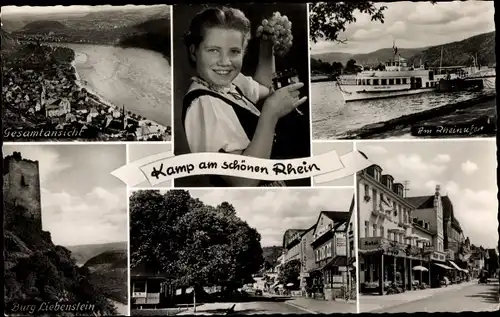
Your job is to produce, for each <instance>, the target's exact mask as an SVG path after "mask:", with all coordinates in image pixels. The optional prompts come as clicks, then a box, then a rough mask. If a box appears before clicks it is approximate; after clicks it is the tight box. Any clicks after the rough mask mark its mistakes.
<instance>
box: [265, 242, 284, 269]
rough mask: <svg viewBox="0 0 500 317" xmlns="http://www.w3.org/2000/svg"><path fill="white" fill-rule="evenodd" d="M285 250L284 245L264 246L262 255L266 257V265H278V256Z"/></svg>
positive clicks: (269, 266)
mask: <svg viewBox="0 0 500 317" xmlns="http://www.w3.org/2000/svg"><path fill="white" fill-rule="evenodd" d="M282 252H283V247H280V246H272V247H262V256H263V257H264V262H265V265H266V266H268V267H267V268H271V267H274V266H276V264H277V263H276V261H277V260H278V257H279V256H280V255H281V253H282Z"/></svg>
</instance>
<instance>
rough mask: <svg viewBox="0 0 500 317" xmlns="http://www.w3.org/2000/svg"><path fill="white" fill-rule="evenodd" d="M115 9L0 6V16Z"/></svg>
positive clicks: (130, 6) (104, 6)
mask: <svg viewBox="0 0 500 317" xmlns="http://www.w3.org/2000/svg"><path fill="white" fill-rule="evenodd" d="M121 7H122V9H125V8H130V9H133V8H146V7H154V6H145V5H131V4H128V5H125V6H121ZM113 9H116V6H112V5H109V4H108V5H101V6H88V5H72V6H61V5H57V6H43V7H35V6H2V14H7V15H8V14H19V13H22V14H46V13H66V12H93V11H106V10H113Z"/></svg>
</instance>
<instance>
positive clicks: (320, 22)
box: [309, 1, 387, 43]
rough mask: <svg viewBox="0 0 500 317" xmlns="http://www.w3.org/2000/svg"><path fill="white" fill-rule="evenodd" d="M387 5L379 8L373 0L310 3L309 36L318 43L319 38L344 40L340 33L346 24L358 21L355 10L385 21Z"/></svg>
mask: <svg viewBox="0 0 500 317" xmlns="http://www.w3.org/2000/svg"><path fill="white" fill-rule="evenodd" d="M385 9H387V7H386V6H380V7H378V8H377V6H375V4H374V3H373V2H372V1H352V2H318V3H313V4H311V5H310V14H309V36H310V38H311V40H312V41H313V42H314V43H316V42H317V41H318V40H320V39H322V40H326V41H337V42H344V41H345V40H343V39H339V38H338V36H339V33H340V32H344V31H345V29H346V26H347V25H348V24H350V23H354V22H356V17H355V16H354V13H355V11H360V12H361V13H365V14H368V15H370V16H371V20H372V21H374V22H375V21H380V22H381V23H384V13H383V11H384V10H385Z"/></svg>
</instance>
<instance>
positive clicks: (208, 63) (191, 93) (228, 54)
mask: <svg viewBox="0 0 500 317" xmlns="http://www.w3.org/2000/svg"><path fill="white" fill-rule="evenodd" d="M250 37H251V25H250V21H249V20H248V18H247V17H246V16H245V14H244V13H243V12H242V11H240V10H238V9H234V8H228V7H221V8H218V7H217V8H208V9H205V10H203V11H202V12H200V13H198V14H197V15H196V16H195V17H194V18H193V19H192V21H191V24H190V27H189V31H188V32H187V33H186V35H185V38H184V42H185V45H186V47H187V49H188V58H189V62H190V64H191V65H192V66H193V67H194V68H196V71H197V76H195V77H193V78H192V82H191V86H190V87H189V90H188V93H187V94H186V95H185V96H184V101H183V103H184V104H183V111H182V122H183V124H184V130H185V132H186V138H187V142H188V145H189V148H190V150H191V152H193V153H197V152H219V153H232V154H239V155H245V156H251V157H257V158H263V159H269V158H283V157H281V156H280V153H276V151H273V150H276V149H278V148H279V147H276V146H274V142H275V141H279V135H277V138H276V139H275V129H276V125H277V124H278V121H279V120H280V119H281V118H282V117H284V116H285V115H287V114H288V113H290V112H291V111H292V110H294V109H295V108H297V107H298V106H300V105H301V104H303V103H304V102H306V100H307V97H303V98H300V92H299V89H300V88H301V87H303V86H304V84H303V83H296V84H292V85H289V86H286V87H283V88H280V89H278V90H276V91H273V90H272V88H270V87H272V77H273V72H274V53H273V45H274V44H273V42H272V41H271V40H270V39H267V38H265V37H261V39H260V53H259V56H258V66H257V71H256V73H255V76H254V78H252V77H249V76H244V75H243V74H242V73H241V69H242V66H243V57H244V55H245V51H246V48H247V45H248V42H249V40H250ZM259 102H262V106H260V105H258V103H259ZM259 108H260V109H259ZM210 183H211V185H213V186H244V187H253V186H264V185H266V186H273V185H274V186H284V185H285V184H284V183H283V182H274V183H272V184H270V182H264V181H261V180H254V179H245V178H236V177H229V176H216V175H213V176H211V177H210Z"/></svg>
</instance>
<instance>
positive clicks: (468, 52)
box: [410, 32, 496, 66]
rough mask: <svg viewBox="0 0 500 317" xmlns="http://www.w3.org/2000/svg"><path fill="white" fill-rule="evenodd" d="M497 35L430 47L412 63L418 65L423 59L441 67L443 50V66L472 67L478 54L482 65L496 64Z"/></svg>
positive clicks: (481, 35)
mask: <svg viewBox="0 0 500 317" xmlns="http://www.w3.org/2000/svg"><path fill="white" fill-rule="evenodd" d="M495 33H496V32H490V33H484V34H479V35H476V36H473V37H469V38H467V39H465V40H463V41H457V42H452V43H448V44H444V45H439V46H433V47H429V48H427V49H425V50H423V51H422V52H420V53H417V54H415V55H414V56H413V57H412V58H411V59H410V62H415V64H418V63H419V60H420V59H422V61H423V62H426V63H427V64H428V65H429V66H439V63H440V60H441V49H442V50H443V66H471V65H472V56H475V55H476V54H477V58H478V60H479V63H480V64H481V65H492V64H495V63H496V54H495Z"/></svg>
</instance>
